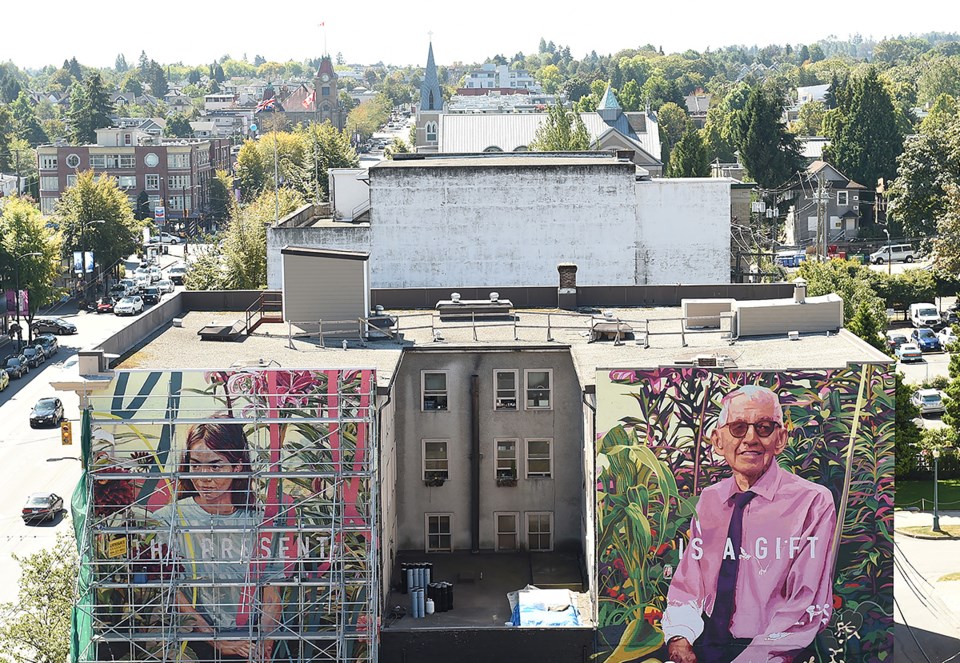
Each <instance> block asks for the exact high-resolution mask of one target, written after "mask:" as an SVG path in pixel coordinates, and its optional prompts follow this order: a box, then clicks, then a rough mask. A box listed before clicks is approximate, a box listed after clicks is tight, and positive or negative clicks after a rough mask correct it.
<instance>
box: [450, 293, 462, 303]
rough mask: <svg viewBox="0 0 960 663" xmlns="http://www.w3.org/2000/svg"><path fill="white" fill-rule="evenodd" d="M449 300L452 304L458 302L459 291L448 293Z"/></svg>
mask: <svg viewBox="0 0 960 663" xmlns="http://www.w3.org/2000/svg"><path fill="white" fill-rule="evenodd" d="M450 301H451V302H453V303H454V304H459V303H460V293H459V292H452V293H450Z"/></svg>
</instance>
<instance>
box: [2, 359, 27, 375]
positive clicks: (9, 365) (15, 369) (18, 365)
mask: <svg viewBox="0 0 960 663" xmlns="http://www.w3.org/2000/svg"><path fill="white" fill-rule="evenodd" d="M3 369H4V370H5V371H6V372H7V375H9V376H10V377H11V378H22V377H23V376H24V375H26V374H27V373H29V372H30V364H28V363H27V358H26V357H24V356H23V355H10V356H9V357H7V358H6V359H4V360H3Z"/></svg>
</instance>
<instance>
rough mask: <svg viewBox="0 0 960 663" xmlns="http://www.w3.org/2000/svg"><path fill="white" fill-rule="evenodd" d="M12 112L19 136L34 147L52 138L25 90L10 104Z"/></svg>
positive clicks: (15, 129) (14, 127) (15, 128)
mask: <svg viewBox="0 0 960 663" xmlns="http://www.w3.org/2000/svg"><path fill="white" fill-rule="evenodd" d="M10 113H11V114H12V115H13V129H14V132H15V133H16V135H17V136H18V137H20V138H22V139H23V140H25V141H27V142H28V143H29V144H30V145H31V146H32V147H36V146H37V145H39V144H41V143H46V142H49V140H50V138H49V137H48V136H47V133H46V132H45V131H44V130H43V126H42V125H41V124H40V120H38V119H37V115H36V113H34V110H33V102H31V101H30V98H29V97H28V96H27V94H26V93H25V92H23V91H21V92H20V96H18V97H17V100H16V101H14V102H13V103H12V104H10Z"/></svg>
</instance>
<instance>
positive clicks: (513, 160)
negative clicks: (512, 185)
mask: <svg viewBox="0 0 960 663" xmlns="http://www.w3.org/2000/svg"><path fill="white" fill-rule="evenodd" d="M495 154H496V156H484V155H481V154H458V155H449V156H440V157H436V156H435V155H430V156H429V157H428V158H425V159H397V158H394V159H392V160H387V161H381V162H379V163H376V164H374V165H372V166H370V168H369V170H370V171H371V172H373V171H375V170H392V169H396V168H529V167H541V168H542V167H544V166H624V167H629V168H630V169H631V170H633V168H634V164H633V163H632V162H631V161H624V160H620V159H617V157H616V156H614V155H613V154H607V153H604V152H598V153H597V155H598V156H593V157H591V156H586V155H584V154H582V153H579V152H578V153H576V154H575V155H571V156H562V155H561V154H560V153H557V152H545V153H542V154H543V156H534V154H536V153H533V152H522V153H517V154H522V155H523V156H510V154H504V153H495Z"/></svg>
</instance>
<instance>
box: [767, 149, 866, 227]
mask: <svg viewBox="0 0 960 663" xmlns="http://www.w3.org/2000/svg"><path fill="white" fill-rule="evenodd" d="M821 181H822V182H823V188H824V189H825V190H826V192H827V200H826V203H825V209H824V222H825V226H826V232H827V241H828V243H829V242H837V241H846V240H851V239H854V238H856V237H857V235H858V234H859V232H860V212H861V210H860V194H861V192H863V191H865V190H866V187H865V186H863V185H862V184H860V183H858V182H855V181H853V180H851V179H850V178H849V177H847V176H846V175H844V174H843V173H841V172H840V171H839V170H837V168H835V167H834V166H832V165H830V164H829V163H827V162H826V161H814V162H813V163H811V164H810V165H809V166H808V167H807V170H806V171H805V172H804V173H803V174H802V175H800V176H798V177H796V178H794V180H793V181H792V182H791V183H790V184H789V185H788V187H789V191H790V193H789V194H788V197H790V196H791V195H792V197H793V199H794V202H793V204H792V205H791V207H790V209H789V210H788V211H787V220H786V229H785V230H786V243H787V244H791V245H795V246H808V245H809V244H811V243H813V242H815V241H816V238H817V227H818V225H819V216H818V210H817V196H816V193H817V190H818V189H819V187H820V183H821Z"/></svg>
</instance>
